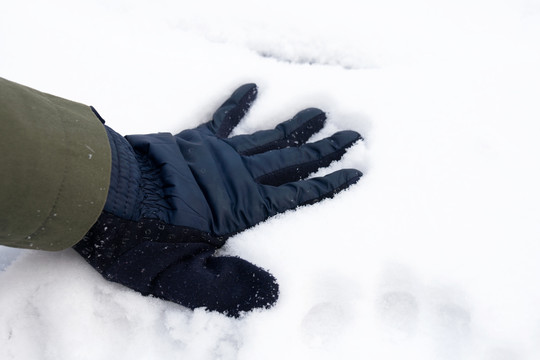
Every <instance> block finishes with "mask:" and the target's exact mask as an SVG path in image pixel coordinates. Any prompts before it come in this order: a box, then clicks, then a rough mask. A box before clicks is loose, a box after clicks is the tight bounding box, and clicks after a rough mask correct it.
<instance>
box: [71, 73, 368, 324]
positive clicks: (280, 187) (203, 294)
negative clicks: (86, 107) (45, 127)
mask: <svg viewBox="0 0 540 360" xmlns="http://www.w3.org/2000/svg"><path fill="white" fill-rule="evenodd" d="M256 95H257V87H256V86H255V85H254V84H246V85H243V86H241V87H240V88H239V89H237V90H236V91H235V92H234V93H233V95H232V96H231V97H230V98H229V99H228V100H227V101H226V102H225V103H224V104H223V105H222V106H221V107H220V108H219V109H218V110H217V111H216V112H215V113H214V116H213V119H212V120H211V121H209V122H208V123H205V124H202V125H200V126H199V127H197V128H195V129H191V130H185V131H182V132H181V133H179V134H177V135H172V134H170V133H158V134H149V135H131V136H126V137H125V138H123V137H122V136H120V135H119V134H117V133H116V132H114V131H113V130H112V129H110V128H108V127H107V132H108V135H109V140H110V144H111V151H112V174H111V185H110V188H109V194H108V198H107V203H106V205H105V208H104V210H103V213H102V215H101V216H100V218H99V219H98V221H97V222H96V224H95V225H94V226H93V227H92V229H91V230H90V231H89V232H88V233H87V234H86V236H85V237H84V238H83V240H82V241H80V242H79V243H78V244H77V245H75V246H74V248H75V249H76V250H77V251H78V252H79V253H80V254H81V255H82V256H83V257H84V258H85V259H86V260H87V261H88V262H89V263H90V264H91V265H92V266H94V267H95V268H96V269H97V270H98V271H99V272H100V273H101V274H102V275H103V276H104V277H105V278H106V279H108V280H111V281H115V282H118V283H120V284H123V285H126V286H128V287H130V288H132V289H134V290H137V291H139V292H141V293H142V294H144V295H153V296H156V297H158V298H162V299H165V300H170V301H173V302H176V303H178V304H181V305H184V306H186V307H189V308H197V307H206V308H207V309H208V310H216V311H219V312H223V313H226V314H228V315H231V316H238V315H239V314H240V313H241V312H243V311H249V310H251V309H253V308H261V307H269V306H271V305H273V304H274V303H275V301H276V300H277V297H278V293H279V289H278V285H277V282H276V280H275V279H274V277H273V276H272V275H271V274H270V273H268V272H266V271H264V270H262V269H261V268H259V267H257V266H255V265H253V264H251V263H249V262H247V261H245V260H242V259H240V258H237V257H226V256H222V257H217V256H214V252H215V251H216V249H218V248H219V247H221V246H222V245H223V244H224V242H225V240H226V239H227V238H228V237H230V236H232V235H234V234H237V233H239V232H241V231H242V230H245V229H247V228H249V227H252V226H254V225H256V224H258V223H260V222H261V221H264V220H265V219H267V218H269V217H271V216H273V215H276V214H278V213H281V212H284V211H287V210H289V209H294V208H296V207H297V206H301V205H306V204H312V203H315V202H317V201H320V200H321V199H324V198H328V197H331V196H333V195H334V194H336V193H337V192H338V191H340V190H342V189H344V188H346V187H348V186H349V185H351V184H353V183H355V182H356V181H358V179H359V178H360V176H361V175H362V174H361V173H360V172H359V171H358V170H354V169H343V170H339V171H336V172H334V173H332V174H329V175H327V176H324V177H319V178H311V179H305V178H306V177H307V176H308V175H310V174H311V173H313V172H314V171H316V170H317V169H319V168H320V167H324V166H328V165H329V164H330V163H331V162H332V161H334V160H337V159H339V158H341V156H342V155H343V154H344V153H345V149H346V148H348V147H350V146H351V145H353V144H354V143H355V142H356V141H357V140H359V139H360V135H359V134H358V133H356V132H354V131H342V132H338V133H336V134H334V135H333V136H331V137H329V138H326V139H323V140H320V141H317V142H314V143H306V142H307V140H308V139H309V138H310V137H311V136H312V135H313V134H314V133H316V132H318V131H319V130H320V129H321V128H322V127H323V125H324V122H325V119H326V116H325V114H324V113H323V112H322V111H320V110H318V109H313V108H312V109H307V110H304V111H302V112H300V113H298V114H297V115H296V116H295V117H294V118H292V119H291V120H288V121H286V122H284V123H281V124H280V125H278V126H277V127H276V128H275V129H273V130H265V131H259V132H256V133H254V134H252V135H239V136H234V137H230V138H228V135H229V134H230V132H231V131H232V129H233V128H234V127H235V126H236V125H237V124H238V122H239V121H240V119H241V118H242V117H243V116H244V115H245V113H246V112H247V111H248V109H249V106H250V105H251V103H252V102H253V101H254V99H255V97H256ZM304 179H305V180H304Z"/></svg>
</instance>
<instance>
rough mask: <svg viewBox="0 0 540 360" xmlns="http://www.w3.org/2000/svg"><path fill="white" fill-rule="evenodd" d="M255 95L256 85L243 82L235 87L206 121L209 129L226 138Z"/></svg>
mask: <svg viewBox="0 0 540 360" xmlns="http://www.w3.org/2000/svg"><path fill="white" fill-rule="evenodd" d="M256 97H257V85H255V84H244V85H242V86H240V87H239V88H238V89H236V90H235V91H234V92H233V94H232V95H231V96H230V97H229V98H228V99H227V101H225V102H224V103H223V104H222V105H221V106H220V107H219V108H218V109H217V110H216V111H215V112H214V116H212V120H211V121H209V122H208V123H206V124H205V125H206V126H207V127H208V129H209V130H210V131H212V132H213V133H214V134H216V136H217V137H220V138H226V137H227V136H229V134H230V133H231V131H232V129H233V128H234V127H235V126H236V125H237V124H238V123H239V122H240V120H241V119H242V118H243V117H244V115H245V114H246V113H247V111H248V110H249V108H250V106H251V104H252V103H253V101H255V98H256Z"/></svg>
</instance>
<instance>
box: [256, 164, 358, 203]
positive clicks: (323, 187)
mask: <svg viewBox="0 0 540 360" xmlns="http://www.w3.org/2000/svg"><path fill="white" fill-rule="evenodd" d="M361 177H362V173H361V172H360V171H359V170H356V169H341V170H338V171H335V172H333V173H331V174H328V175H326V176H322V177H316V178H311V179H307V180H300V181H296V182H291V183H287V184H284V185H280V186H265V188H266V191H267V194H268V200H269V201H270V203H271V204H270V206H271V207H272V210H273V211H274V212H276V213H281V212H285V211H287V210H291V209H294V208H296V207H298V206H302V205H310V204H314V203H316V202H319V201H321V200H323V199H327V198H331V197H333V196H334V195H335V194H337V193H338V192H340V191H342V190H344V189H346V188H348V187H349V186H351V185H352V184H354V183H356V182H357V181H358V180H360V178H361Z"/></svg>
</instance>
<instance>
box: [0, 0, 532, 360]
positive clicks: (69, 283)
mask: <svg viewBox="0 0 540 360" xmlns="http://www.w3.org/2000/svg"><path fill="white" fill-rule="evenodd" d="M1 8H2V9H1V10H0V76H2V77H5V78H8V79H10V80H13V81H16V82H19V83H23V84H26V85H28V86H31V87H34V88H37V89H39V90H42V91H45V92H49V93H53V94H55V95H58V96H62V97H66V98H69V99H73V100H76V101H79V102H82V103H86V104H89V105H93V106H95V107H96V108H97V109H98V111H99V112H100V113H101V115H102V116H103V117H104V118H105V119H106V120H107V123H108V125H109V126H111V127H112V128H114V129H116V130H117V131H119V132H120V133H122V134H131V133H147V132H157V131H171V132H174V131H178V130H181V129H183V128H188V127H192V126H194V125H197V124H199V123H201V122H203V121H206V120H208V119H209V117H210V116H211V114H212V112H213V110H214V109H215V108H216V107H217V106H218V105H219V104H220V103H221V102H222V101H224V99H226V98H227V96H228V95H229V94H230V93H231V91H233V90H234V89H235V88H236V87H237V86H238V85H241V84H242V83H245V82H255V83H257V84H258V85H259V99H258V100H257V102H256V103H255V105H254V107H253V109H252V111H250V112H249V113H248V115H247V116H246V118H245V120H244V121H243V122H242V123H241V125H240V126H239V127H238V129H237V130H236V133H248V132H252V131H255V130H259V129H264V128H269V127H273V126H275V125H276V124H277V123H279V122H281V121H283V120H286V119H287V118H290V117H291V116H293V115H294V114H295V113H296V112H297V111H299V110H301V109H303V108H306V107H310V106H316V107H320V108H322V109H324V110H325V111H327V112H328V125H327V127H326V128H325V129H324V130H323V132H322V134H321V135H319V137H320V136H327V135H329V134H331V133H333V132H334V131H338V130H342V129H354V130H357V131H359V132H361V133H362V134H363V136H364V137H365V139H366V140H365V142H364V143H362V144H358V145H357V146H355V147H354V148H352V149H350V151H348V153H347V154H346V155H345V156H344V158H343V160H342V161H339V162H336V163H334V164H332V165H331V167H330V169H329V170H335V169H338V168H342V167H355V168H358V169H360V170H362V171H363V172H364V173H365V175H364V177H363V178H362V180H361V181H360V182H359V183H358V184H357V185H354V186H353V187H351V188H350V189H348V190H347V191H344V192H343V193H341V194H340V195H338V196H336V197H335V198H334V199H332V200H327V201H324V202H322V203H319V204H316V205H313V206H310V207H303V208H300V209H297V210H296V211H290V212H287V213H285V214H282V215H280V216H277V217H275V218H272V219H270V220H268V221H266V222H265V223H263V224H260V225H259V226H257V227H255V228H253V229H250V230H248V231H245V232H244V233H241V234H240V235H238V236H235V237H234V238H232V239H230V240H229V241H228V244H227V246H226V247H225V249H224V250H223V252H225V253H228V254H233V255H237V256H240V257H243V258H245V259H248V260H249V261H252V262H254V263H256V264H258V265H259V266H262V267H264V268H266V269H269V270H270V271H271V272H272V273H273V274H274V275H275V276H276V277H277V279H278V281H279V283H280V289H281V296H280V300H279V302H278V303H277V305H276V306H275V307H274V308H272V309H270V310H264V311H255V312H251V313H248V314H246V315H244V316H243V317H242V318H240V319H231V318H227V317H225V316H223V315H221V314H218V313H210V312H206V311H205V310H204V309H198V310H196V311H190V310H187V309H185V308H183V307H181V306H178V305H176V304H173V303H168V302H164V301H161V300H158V299H155V298H150V297H143V296H141V295H139V294H138V293H136V292H134V291H132V290H129V289H127V288H125V287H122V286H119V285H116V284H113V283H110V282H107V281H105V280H104V279H102V278H101V277H100V275H99V274H98V273H97V272H95V271H94V270H93V269H92V268H91V267H90V266H88V265H87V264H86V263H85V261H84V260H83V259H82V258H80V257H79V255H78V254H76V253H75V252H74V251H72V250H65V251H61V252H56V253H46V252H39V251H21V250H13V249H8V248H5V247H0V309H1V310H0V359H3V360H8V359H17V360H23V359H47V360H49V359H51V360H53V359H54V360H63V359H69V360H71V359H92V360H96V359H115V360H120V359H227V360H228V359H250V360H251V359H364V358H365V359H475V360H503V359H504V360H510V359H516V360H517V359H539V358H540V306H539V304H540V221H539V219H540V190H539V185H538V184H540V162H539V160H538V157H539V155H540V141H539V140H538V137H539V134H540V100H539V99H540V66H539V64H540V45H539V44H540V2H539V1H538V0H491V1H488V0H455V1H427V0H410V1H399V0H379V1H367V0H360V1H353V0H350V1H347V0H333V1H330V0H325V1H316V0H297V1H295V0H274V1H266V2H263V1H248V0H229V1H218V0H199V1H197V2H181V1H172V0H170V1H165V0H156V1H150V0H130V1H128V0H123V1H114V0H112V1H106V0H94V1H86V2H77V1H69V0H47V1H40V0H17V1H5V2H4V3H3V4H2V6H1ZM327 171H328V170H327ZM225 291H226V289H225Z"/></svg>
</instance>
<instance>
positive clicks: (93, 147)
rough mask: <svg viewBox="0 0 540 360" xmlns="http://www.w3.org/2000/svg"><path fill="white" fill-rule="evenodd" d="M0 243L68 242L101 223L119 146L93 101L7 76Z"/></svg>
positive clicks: (3, 84) (0, 148) (0, 101)
mask: <svg viewBox="0 0 540 360" xmlns="http://www.w3.org/2000/svg"><path fill="white" fill-rule="evenodd" d="M0 136H1V140H0V172H1V175H0V245H6V246H12V247H19V248H30V249H40V250H61V249H64V248H67V247H70V246H72V245H74V244H75V243H77V242H78V241H79V240H80V239H81V238H82V237H83V236H84V234H85V233H86V232H87V231H88V229H90V228H91V227H92V225H93V224H94V223H95V221H96V220H97V218H98V217H99V214H100V213H101V210H102V209H103V206H104V204H105V200H106V198H107V192H108V188H109V177H110V168H111V151H110V147H109V142H108V138H107V134H106V132H105V128H104V126H103V124H102V123H101V122H100V120H99V119H98V118H97V117H96V115H95V114H94V113H93V112H92V109H91V108H90V107H88V106H86V105H83V104H79V103H76V102H73V101H69V100H66V99H62V98H59V97H56V96H52V95H49V94H45V93H42V92H39V91H37V90H34V89H31V88H28V87H25V86H22V85H19V84H16V83H14V82H11V81H8V80H5V79H2V78H0Z"/></svg>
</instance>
